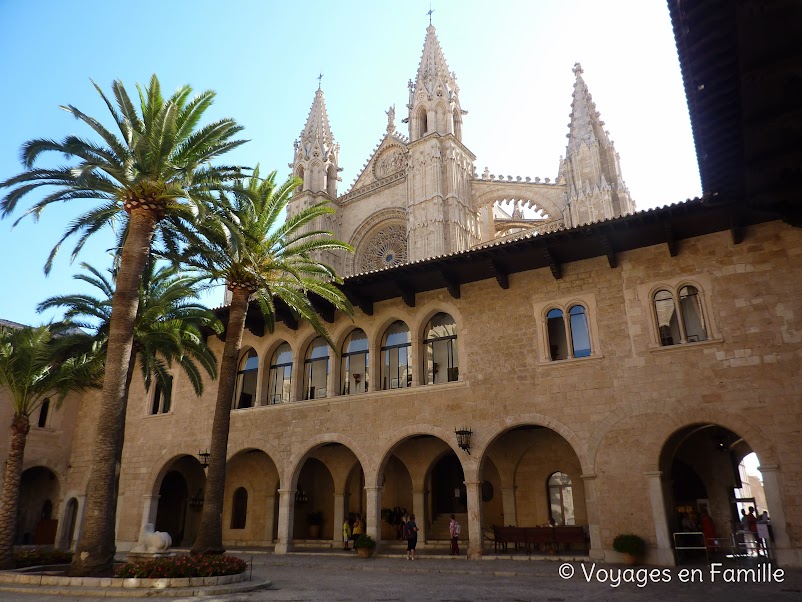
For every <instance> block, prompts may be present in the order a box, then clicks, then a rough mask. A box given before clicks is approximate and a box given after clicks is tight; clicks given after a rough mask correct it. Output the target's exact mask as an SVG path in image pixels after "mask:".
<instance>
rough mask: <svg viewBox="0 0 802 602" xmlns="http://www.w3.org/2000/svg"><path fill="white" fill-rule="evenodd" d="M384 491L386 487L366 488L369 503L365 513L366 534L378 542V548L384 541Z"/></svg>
mask: <svg viewBox="0 0 802 602" xmlns="http://www.w3.org/2000/svg"><path fill="white" fill-rule="evenodd" d="M382 489H384V487H365V494H366V495H365V497H366V498H367V503H368V507H367V508H366V511H365V533H367V534H368V535H370V536H371V537H372V538H373V539H375V540H376V547H377V548H378V546H379V544H380V542H381V539H382V526H381V520H382V512H381V507H382Z"/></svg>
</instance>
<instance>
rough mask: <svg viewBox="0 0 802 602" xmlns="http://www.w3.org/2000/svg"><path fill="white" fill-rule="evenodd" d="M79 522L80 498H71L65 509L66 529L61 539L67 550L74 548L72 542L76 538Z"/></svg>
mask: <svg viewBox="0 0 802 602" xmlns="http://www.w3.org/2000/svg"><path fill="white" fill-rule="evenodd" d="M77 522H78V500H76V499H75V498H74V497H73V498H70V501H68V502H67V506H66V507H65V509H64V530H63V531H62V533H63V536H62V539H61V547H62V548H64V549H65V550H70V549H72V542H73V541H74V540H75V525H76V524H77Z"/></svg>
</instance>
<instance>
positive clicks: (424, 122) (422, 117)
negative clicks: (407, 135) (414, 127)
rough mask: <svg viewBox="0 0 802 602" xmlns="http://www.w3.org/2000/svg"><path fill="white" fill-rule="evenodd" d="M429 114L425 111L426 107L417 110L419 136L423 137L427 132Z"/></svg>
mask: <svg viewBox="0 0 802 602" xmlns="http://www.w3.org/2000/svg"><path fill="white" fill-rule="evenodd" d="M428 120H429V114H428V112H427V111H426V107H421V108H420V110H419V111H418V126H419V127H420V136H418V137H419V138H423V137H424V136H425V135H426V134H428V133H429V123H428Z"/></svg>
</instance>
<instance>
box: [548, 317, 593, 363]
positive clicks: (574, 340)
mask: <svg viewBox="0 0 802 602" xmlns="http://www.w3.org/2000/svg"><path fill="white" fill-rule="evenodd" d="M546 331H547V332H548V345H549V356H550V358H551V361H553V362H556V361H559V360H565V359H571V358H575V357H589V356H590V355H591V345H590V330H589V328H588V316H587V310H586V309H585V307H584V306H583V305H579V304H576V305H571V306H570V307H569V308H568V312H567V314H566V312H564V311H563V310H562V309H561V308H559V307H554V308H552V309H550V310H549V311H548V312H547V313H546Z"/></svg>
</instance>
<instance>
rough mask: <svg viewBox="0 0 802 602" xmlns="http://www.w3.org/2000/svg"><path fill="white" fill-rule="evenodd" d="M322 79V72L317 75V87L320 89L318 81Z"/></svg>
mask: <svg viewBox="0 0 802 602" xmlns="http://www.w3.org/2000/svg"><path fill="white" fill-rule="evenodd" d="M322 79H323V74H322V73H321V74H320V75H318V76H317V89H318V90H320V82H321V80H322Z"/></svg>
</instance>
